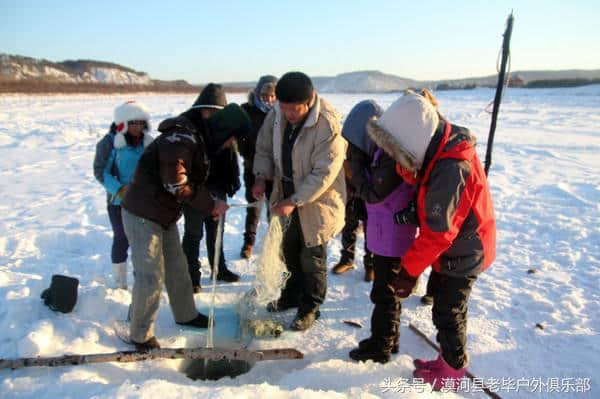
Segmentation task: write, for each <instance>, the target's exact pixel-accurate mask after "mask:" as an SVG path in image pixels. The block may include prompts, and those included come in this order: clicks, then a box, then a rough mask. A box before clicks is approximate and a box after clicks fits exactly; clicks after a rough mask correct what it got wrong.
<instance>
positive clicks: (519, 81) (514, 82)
mask: <svg viewBox="0 0 600 399" xmlns="http://www.w3.org/2000/svg"><path fill="white" fill-rule="evenodd" d="M508 86H509V87H523V86H525V79H523V78H522V77H520V76H519V75H513V76H511V77H510V79H509V80H508Z"/></svg>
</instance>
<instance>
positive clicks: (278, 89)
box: [275, 72, 314, 104]
mask: <svg viewBox="0 0 600 399" xmlns="http://www.w3.org/2000/svg"><path fill="white" fill-rule="evenodd" d="M313 93H314V89H313V84H312V82H311V80H310V78H309V77H308V76H307V75H306V74H304V73H302V72H288V73H286V74H285V75H283V76H282V77H281V79H279V81H278V82H277V86H275V95H276V96H277V100H279V101H280V102H282V103H296V104H297V103H307V102H309V101H310V100H311V99H312V97H313Z"/></svg>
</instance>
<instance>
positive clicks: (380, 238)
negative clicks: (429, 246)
mask: <svg viewBox="0 0 600 399" xmlns="http://www.w3.org/2000/svg"><path fill="white" fill-rule="evenodd" d="M414 192H415V188H414V187H413V186H410V185H408V184H406V183H402V184H400V185H399V186H398V188H396V189H395V190H394V191H393V192H392V193H391V194H390V195H388V196H387V197H386V198H385V199H384V200H383V201H382V202H378V203H376V204H369V203H366V206H367V215H368V223H367V247H368V249H369V251H371V252H373V253H374V254H376V255H381V256H389V257H396V258H400V257H402V255H404V253H405V252H406V251H407V250H408V248H409V247H410V246H411V245H412V242H413V241H414V240H415V237H416V235H417V226H415V225H410V224H397V223H396V221H395V220H394V214H395V213H396V212H398V211H400V210H402V209H404V208H406V206H407V205H408V202H409V201H410V200H411V198H413V195H414Z"/></svg>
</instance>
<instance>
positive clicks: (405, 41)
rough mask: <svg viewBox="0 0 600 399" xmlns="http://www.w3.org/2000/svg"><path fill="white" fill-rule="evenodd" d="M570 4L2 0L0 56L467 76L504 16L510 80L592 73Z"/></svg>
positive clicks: (581, 18)
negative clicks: (535, 74) (526, 74)
mask: <svg viewBox="0 0 600 399" xmlns="http://www.w3.org/2000/svg"><path fill="white" fill-rule="evenodd" d="M484 3H486V4H485V5H484ZM487 3H489V4H487ZM568 3H570V4H567V2H566V1H550V0H546V1H519V2H515V4H510V2H507V1H494V0H490V1H486V2H482V1H477V2H475V1H470V2H467V1H452V2H451V1H434V0H429V1H410V2H406V1H400V0H396V1H384V0H380V1H373V0H371V1H362V0H357V1H352V0H347V1H327V0H321V1H312V0H310V1H309V0H307V1H303V2H301V1H293V2H287V1H260V0H255V1H236V0H229V1H224V2H217V1H212V2H208V1H199V0H198V1H179V0H170V1H144V2H142V1H126V0H121V1H112V0H95V1H88V0H80V1H60V0H55V1H27V0H17V1H14V0H0V52H3V53H8V54H19V55H25V56H29V57H34V58H45V59H48V60H51V61H63V60H66V59H95V60H102V61H109V62H115V63H119V64H122V65H124V66H128V67H130V68H133V69H135V70H138V71H144V72H147V73H149V74H150V76H151V77H152V78H156V79H185V80H187V81H189V82H191V83H205V82H209V81H220V82H231V81H254V80H256V79H257V78H258V77H259V76H260V75H262V74H266V73H270V74H275V75H279V76H280V75H282V74H283V73H285V72H287V71H290V70H301V71H303V72H306V73H307V74H309V75H310V76H333V75H335V74H338V73H343V72H351V71H357V70H367V69H368V70H379V71H382V72H385V73H390V74H394V75H398V76H402V77H407V78H412V79H418V80H428V79H444V78H461V77H473V76H483V75H490V74H494V73H496V59H497V56H498V51H499V49H500V45H501V42H502V33H503V31H504V27H505V21H506V18H507V16H508V14H509V13H510V11H511V9H514V15H515V26H514V30H513V39H512V43H511V50H512V70H532V69H553V70H556V69H597V68H600V44H599V43H600V23H599V22H598V21H599V19H600V2H599V1H597V0H596V1H578V0H574V1H572V2H568Z"/></svg>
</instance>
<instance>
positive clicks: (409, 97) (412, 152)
mask: <svg viewBox="0 0 600 399" xmlns="http://www.w3.org/2000/svg"><path fill="white" fill-rule="evenodd" d="M439 121H440V118H439V116H438V113H437V111H436V109H435V107H434V106H433V105H432V104H431V103H430V102H429V100H427V99H426V98H425V97H423V96H420V95H418V94H416V93H414V92H411V91H409V92H407V93H406V94H404V95H403V96H402V97H400V98H399V99H398V100H396V101H395V102H394V103H392V105H390V106H389V108H388V109H387V110H385V112H384V113H383V115H381V117H380V118H379V119H378V120H372V121H370V122H368V123H367V132H368V134H369V137H371V139H372V140H373V141H374V142H375V144H377V145H378V146H379V147H381V148H382V149H383V150H384V151H385V152H387V153H388V154H389V155H390V156H391V157H392V158H394V159H395V160H396V161H397V162H399V163H400V164H401V165H402V166H403V167H404V168H407V169H409V170H411V171H413V172H417V171H418V170H419V169H420V168H421V166H422V165H423V160H424V158H425V152H426V151H427V147H428V146H429V142H430V141H431V136H432V135H433V133H434V132H435V130H436V129H437V127H438V123H439Z"/></svg>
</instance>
